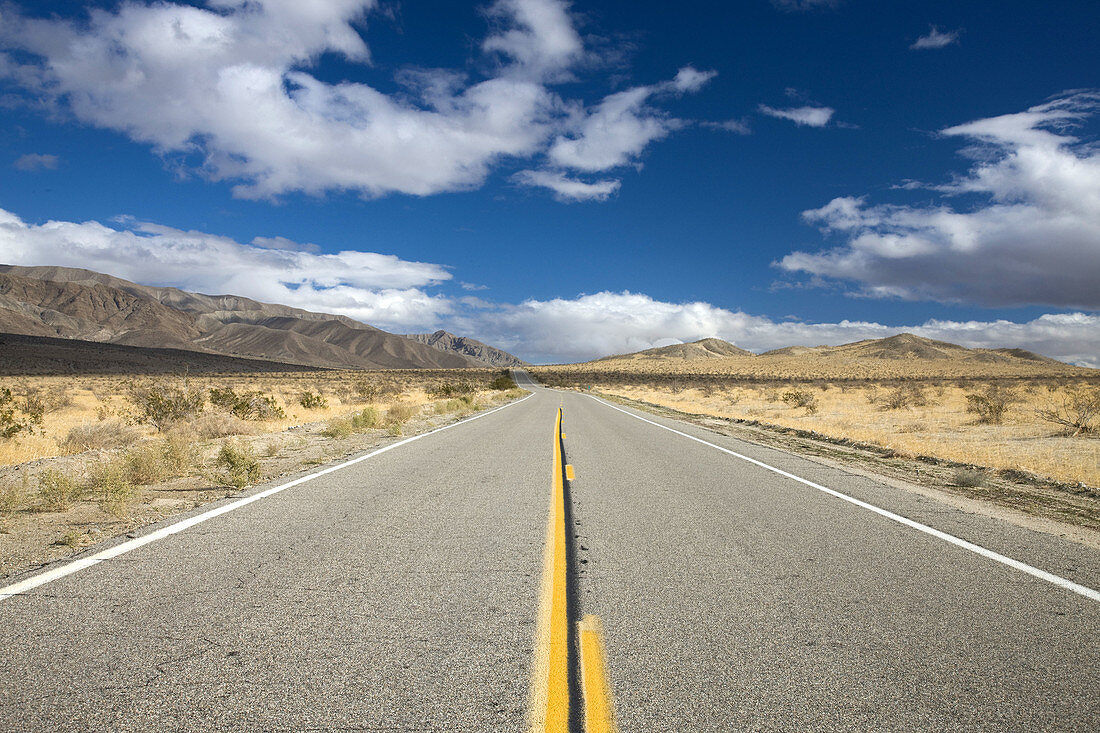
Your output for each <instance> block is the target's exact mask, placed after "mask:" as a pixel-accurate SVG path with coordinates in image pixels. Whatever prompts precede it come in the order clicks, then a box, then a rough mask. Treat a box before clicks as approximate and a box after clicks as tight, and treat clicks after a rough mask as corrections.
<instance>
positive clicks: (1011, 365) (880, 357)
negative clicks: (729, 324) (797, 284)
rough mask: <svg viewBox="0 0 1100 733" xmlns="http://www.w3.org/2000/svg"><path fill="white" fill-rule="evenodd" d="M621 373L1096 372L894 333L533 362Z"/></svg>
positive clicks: (718, 343)
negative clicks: (831, 342)
mask: <svg viewBox="0 0 1100 733" xmlns="http://www.w3.org/2000/svg"><path fill="white" fill-rule="evenodd" d="M542 369H545V370H547V371H549V372H552V371H556V370H560V371H570V370H580V371H590V372H596V373H612V372H618V373H623V374H646V373H650V374H666V375H673V374H681V375H691V374H707V375H723V376H731V377H738V378H746V379H798V380H801V379H836V380H845V379H909V378H974V377H982V378H984V377H1055V376H1058V377H1062V376H1074V375H1076V376H1088V377H1090V378H1091V377H1094V376H1096V375H1097V374H1098V372H1097V370H1095V369H1086V368H1084V367H1076V366H1072V365H1070V364H1065V363H1063V362H1060V361H1057V360H1055V359H1050V358H1047V357H1045V356H1040V355H1038V354H1034V353H1032V352H1030V351H1025V350H1023V349H1013V348H1001V349H968V348H966V347H965V346H959V345H958V344H952V343H948V342H946V341H935V340H933V339H927V338H923V337H921V336H915V335H913V334H909V333H901V334H897V335H896V336H890V337H887V338H882V339H868V340H865V341H856V342H854V343H850V344H843V345H841V346H788V347H785V348H782V349H775V350H773V351H768V352H765V353H763V354H759V355H753V354H751V353H750V352H748V351H745V350H743V349H739V348H738V347H736V346H733V345H732V344H729V343H727V342H725V341H722V340H720V339H703V340H702V341H697V342H695V343H693V344H675V345H673V346H664V347H660V348H655V349H646V350H645V351H639V352H636V353H633V354H623V355H620V356H610V357H604V358H602V359H596V360H595V361H590V362H585V363H583V364H568V365H561V366H553V367H540V368H538V369H537V370H536V372H535V373H536V374H538V373H539V371H541V370H542Z"/></svg>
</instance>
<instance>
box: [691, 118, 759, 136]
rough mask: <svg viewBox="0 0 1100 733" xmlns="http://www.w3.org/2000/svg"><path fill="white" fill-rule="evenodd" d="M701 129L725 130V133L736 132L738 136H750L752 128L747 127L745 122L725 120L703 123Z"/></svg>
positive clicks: (747, 124)
mask: <svg viewBox="0 0 1100 733" xmlns="http://www.w3.org/2000/svg"><path fill="white" fill-rule="evenodd" d="M702 125H703V127H707V128H710V129H711V130H725V131H726V132H736V133H737V134H738V135H751V134H752V128H751V127H749V123H748V122H746V121H745V120H743V119H742V120H725V121H723V122H710V121H707V122H703V123H702Z"/></svg>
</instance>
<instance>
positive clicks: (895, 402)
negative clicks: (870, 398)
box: [879, 384, 928, 410]
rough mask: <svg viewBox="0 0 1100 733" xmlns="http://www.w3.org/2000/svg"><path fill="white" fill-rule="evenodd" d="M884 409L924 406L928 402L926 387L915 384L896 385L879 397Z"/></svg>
mask: <svg viewBox="0 0 1100 733" xmlns="http://www.w3.org/2000/svg"><path fill="white" fill-rule="evenodd" d="M879 402H880V404H881V405H882V409H884V410H901V409H904V408H907V407H924V406H925V405H927V404H928V398H927V396H926V395H925V392H924V388H922V387H920V386H918V385H915V384H902V385H900V386H897V387H894V388H893V389H891V390H890V391H888V392H887V393H886V395H885V396H883V397H880V398H879Z"/></svg>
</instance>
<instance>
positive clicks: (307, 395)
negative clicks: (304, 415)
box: [298, 390, 328, 410]
mask: <svg viewBox="0 0 1100 733" xmlns="http://www.w3.org/2000/svg"><path fill="white" fill-rule="evenodd" d="M298 404H300V405H301V406H302V407H304V408H306V409H307V410H324V409H325V408H327V407H328V400H326V399H325V397H324V395H322V394H318V393H316V392H310V391H309V390H306V391H304V392H302V393H301V394H300V395H298Z"/></svg>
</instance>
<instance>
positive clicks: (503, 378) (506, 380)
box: [489, 373, 516, 392]
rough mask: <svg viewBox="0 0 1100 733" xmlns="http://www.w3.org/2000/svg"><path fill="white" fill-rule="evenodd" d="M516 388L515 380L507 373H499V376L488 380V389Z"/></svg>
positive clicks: (505, 389)
mask: <svg viewBox="0 0 1100 733" xmlns="http://www.w3.org/2000/svg"><path fill="white" fill-rule="evenodd" d="M515 388H516V380H514V379H512V377H511V376H509V375H508V374H507V373H504V374H501V375H500V376H499V377H497V378H496V379H494V380H493V381H492V382H489V389H495V390H497V391H498V392H505V391H507V390H510V389H515Z"/></svg>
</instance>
